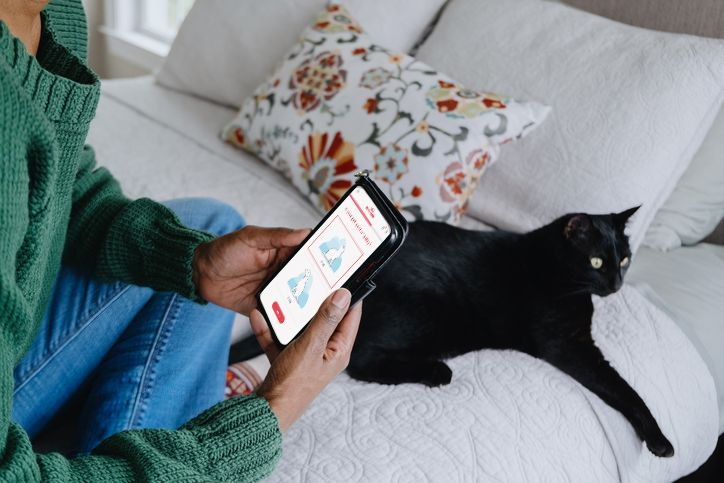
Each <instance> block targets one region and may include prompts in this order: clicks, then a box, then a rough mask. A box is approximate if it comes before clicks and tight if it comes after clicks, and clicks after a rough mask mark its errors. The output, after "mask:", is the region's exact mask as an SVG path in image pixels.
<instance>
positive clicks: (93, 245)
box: [0, 0, 281, 482]
mask: <svg viewBox="0 0 724 483" xmlns="http://www.w3.org/2000/svg"><path fill="white" fill-rule="evenodd" d="M42 19H43V31H42V37H41V41H40V47H39V51H38V53H37V56H35V57H33V56H31V55H29V54H28V53H27V51H26V50H25V47H24V45H23V44H22V43H21V42H20V41H19V40H18V39H16V38H14V37H13V36H12V35H11V34H10V32H9V30H8V28H7V26H6V25H5V24H4V23H3V22H2V21H0V162H1V163H2V165H1V167H0V481H2V482H14V481H38V480H41V479H42V480H43V481H46V480H47V481H78V482H81V481H82V482H103V481H109V482H110V481H113V482H120V481H168V482H177V481H214V480H233V481H240V480H242V481H245V480H257V479H260V478H263V477H264V476H266V475H268V474H269V473H270V472H271V470H272V469H273V467H274V464H275V463H276V461H277V460H278V458H279V456H280V451H281V449H280V447H281V434H280V432H279V427H278V424H277V420H276V418H275V416H274V414H273V413H272V411H271V409H270V408H269V405H268V404H267V402H266V401H265V400H264V399H262V398H259V397H255V396H253V397H247V398H236V399H232V400H229V401H226V402H223V403H220V404H218V405H216V406H214V407H213V408H211V409H209V410H208V411H206V412H204V413H202V414H201V415H200V416H198V417H196V418H195V419H193V420H192V421H190V422H189V423H187V424H185V425H184V426H182V427H181V428H180V429H178V430H176V431H170V430H160V429H149V430H134V431H125V432H122V433H119V434H117V435H115V436H112V437H110V438H108V439H106V440H105V441H104V442H102V443H101V444H100V445H99V446H98V447H97V448H96V449H95V450H94V451H93V454H92V455H90V456H86V457H80V458H76V459H66V458H64V457H63V456H62V455H60V454H57V453H52V454H34V453H33V449H32V447H31V443H30V441H29V439H28V435H27V434H26V433H25V431H23V428H22V427H20V426H19V425H18V424H17V423H15V422H13V421H12V420H11V407H12V398H13V369H14V367H15V366H16V365H17V363H18V362H19V361H20V359H21V358H22V357H23V354H24V353H25V352H26V350H27V349H28V347H29V345H30V344H31V342H32V340H33V338H34V337H35V334H36V333H37V330H38V326H39V323H40V321H41V319H42V317H43V313H44V312H45V309H46V305H47V302H48V297H49V294H50V289H51V286H52V284H53V281H54V279H55V277H56V275H57V273H58V270H59V267H60V264H61V261H62V262H63V263H67V264H72V265H77V266H82V267H86V268H88V269H92V270H94V271H95V273H97V274H98V275H99V276H101V277H103V278H105V279H108V280H122V281H124V282H128V283H133V284H138V285H145V286H150V287H153V288H155V289H157V290H171V291H176V292H179V293H181V294H184V295H186V296H188V297H192V298H196V297H197V296H196V294H195V291H194V286H193V282H192V280H191V259H192V257H193V251H194V249H195V248H196V247H197V246H198V245H199V243H201V242H203V241H206V240H209V239H210V235H208V234H206V233H202V232H199V231H195V230H191V229H188V228H186V227H184V226H182V225H181V223H180V222H179V221H178V219H177V218H176V217H175V216H174V214H173V213H172V212H171V211H169V210H168V209H167V208H165V207H163V206H162V205H159V204H157V203H154V202H152V201H150V200H148V199H139V200H135V201H132V200H129V199H127V198H125V197H124V196H123V195H122V193H121V191H120V189H119V186H118V183H117V182H116V181H115V180H114V179H113V178H112V177H111V175H110V173H109V172H108V171H106V170H105V169H103V168H96V167H95V161H94V155H93V151H92V150H91V149H90V148H89V147H87V146H84V145H83V143H84V141H85V137H86V134H87V132H88V126H89V123H90V121H91V119H93V116H94V113H95V108H96V105H97V102H98V96H99V82H98V78H97V77H96V76H95V74H94V73H93V72H91V71H90V70H89V69H88V67H87V66H86V62H85V58H86V23H85V15H84V12H83V7H82V5H81V0H53V1H52V2H51V3H50V5H49V6H48V7H47V8H46V10H45V11H44V12H43V14H42ZM128 142H132V140H130V139H129V140H128Z"/></svg>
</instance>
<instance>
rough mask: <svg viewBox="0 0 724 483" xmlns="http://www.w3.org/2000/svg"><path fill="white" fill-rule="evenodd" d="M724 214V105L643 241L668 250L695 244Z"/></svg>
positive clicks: (707, 234) (658, 248)
mask: <svg viewBox="0 0 724 483" xmlns="http://www.w3.org/2000/svg"><path fill="white" fill-rule="evenodd" d="M722 217H724V109H722V110H721V111H719V115H718V116H717V118H716V120H715V121H714V124H713V125H712V127H711V130H709V134H707V136H706V139H705V140H704V143H703V144H702V145H701V147H700V148H699V151H698V152H697V153H696V156H694V159H693V160H692V161H691V165H690V166H689V168H688V169H687V170H686V172H685V173H684V175H683V176H682V177H681V179H680V180H679V183H678V184H677V185H676V188H675V189H674V192H673V193H671V196H670V197H669V199H668V200H666V203H664V206H662V207H661V209H660V210H659V211H658V213H656V216H655V217H654V221H653V222H652V223H651V226H650V227H649V230H648V231H647V232H646V238H644V245H647V246H650V247H651V248H656V249H657V250H662V251H668V250H672V249H674V248H677V247H680V246H681V245H695V244H697V243H699V242H700V241H702V240H703V239H704V238H706V237H707V236H709V235H710V234H711V232H713V231H714V229H715V228H716V226H717V225H718V224H719V222H720V221H721V220H722Z"/></svg>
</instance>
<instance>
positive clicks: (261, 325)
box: [249, 309, 279, 362]
mask: <svg viewBox="0 0 724 483" xmlns="http://www.w3.org/2000/svg"><path fill="white" fill-rule="evenodd" d="M249 322H250V323H251V330H252V331H253V332H254V335H255V336H256V340H257V342H259V345H260V346H261V348H262V349H263V350H264V353H265V354H266V356H267V358H268V359H269V362H274V359H276V358H277V356H278V355H279V348H278V347H277V346H276V344H275V343H274V340H273V339H272V336H271V333H270V332H269V326H268V325H267V323H266V320H264V316H263V315H261V312H259V311H258V310H256V309H254V310H253V311H252V312H251V314H250V315H249Z"/></svg>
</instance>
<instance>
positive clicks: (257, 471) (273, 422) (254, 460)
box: [179, 394, 282, 481]
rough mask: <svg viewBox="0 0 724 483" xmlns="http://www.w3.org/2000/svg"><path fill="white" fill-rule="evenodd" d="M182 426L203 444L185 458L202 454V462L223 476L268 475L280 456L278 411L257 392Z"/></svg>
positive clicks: (213, 471)
mask: <svg viewBox="0 0 724 483" xmlns="http://www.w3.org/2000/svg"><path fill="white" fill-rule="evenodd" d="M179 429H182V430H184V429H185V430H188V431H190V432H191V433H192V434H194V436H195V437H196V439H197V441H198V443H199V445H200V446H201V448H202V451H194V452H193V453H191V454H187V455H182V458H183V457H185V458H188V459H189V460H192V459H197V458H199V457H200V456H201V457H203V458H204V461H199V464H200V466H201V467H203V468H206V469H207V471H209V474H210V475H213V476H214V477H219V478H221V477H222V476H223V478H221V479H224V478H228V477H229V476H233V477H234V479H236V480H239V481H246V480H247V479H248V478H249V477H251V476H252V475H254V476H256V477H258V475H269V474H270V473H271V472H272V470H273V469H274V467H275V466H276V463H277V461H278V460H279V458H280V457H281V451H282V450H281V443H282V434H281V431H280V430H279V423H278V421H277V418H276V415H275V414H274V412H273V411H272V410H271V408H270V407H269V403H268V402H267V401H266V399H264V398H262V397H260V396H257V395H255V394H254V395H251V396H240V397H235V398H232V399H229V400H227V401H224V402H222V403H219V404H217V405H215V406H213V407H212V408H210V409H208V410H206V411H205V412H203V413H201V414H200V415H199V416H197V417H196V418H194V419H192V420H191V421H189V422H188V423H186V424H185V425H183V426H182V427H181V428H179ZM216 473H218V474H216Z"/></svg>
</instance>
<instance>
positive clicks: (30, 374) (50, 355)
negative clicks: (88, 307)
mask: <svg viewBox="0 0 724 483" xmlns="http://www.w3.org/2000/svg"><path fill="white" fill-rule="evenodd" d="M130 288H131V287H130V285H124V286H123V289H122V290H120V291H118V292H116V294H115V296H114V297H112V298H110V299H106V300H107V303H106V304H105V305H103V306H102V307H100V308H99V310H98V311H97V312H95V313H93V314H92V316H90V317H88V319H86V321H85V322H83V323H81V324H79V325H78V326H77V327H78V329H77V330H76V331H75V332H74V333H73V334H72V335H70V336H69V337H66V339H65V340H63V342H62V343H61V344H58V346H57V347H56V348H55V349H54V350H48V351H46V352H45V354H43V357H41V358H40V361H39V362H38V363H36V364H35V365H34V366H33V368H32V369H30V370H28V371H26V374H21V375H20V376H21V377H19V378H18V379H21V380H22V382H21V383H20V384H18V385H17V386H16V387H15V390H14V391H13V397H14V396H15V395H16V394H17V393H18V392H19V391H20V390H21V389H22V388H23V387H25V386H26V385H27V384H28V382H30V380H31V379H33V378H34V377H35V376H37V375H38V373H39V372H40V371H41V370H43V368H44V367H45V366H47V365H48V363H50V361H52V360H53V359H54V358H55V357H56V356H57V355H58V354H59V353H60V352H61V351H62V350H63V349H64V348H65V347H66V346H67V345H68V344H70V343H71V342H72V341H73V340H74V339H75V338H76V337H78V336H79V335H80V333H81V332H83V331H84V330H85V329H86V328H88V326H89V325H90V324H91V323H92V322H93V321H94V320H95V319H97V318H98V317H99V316H100V315H101V314H102V313H103V312H105V310H106V309H107V308H108V307H109V306H110V305H111V304H112V303H113V302H115V301H116V300H118V299H119V298H120V297H121V296H122V295H123V294H124V293H126V292H127V291H128V290H129V289H130Z"/></svg>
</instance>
